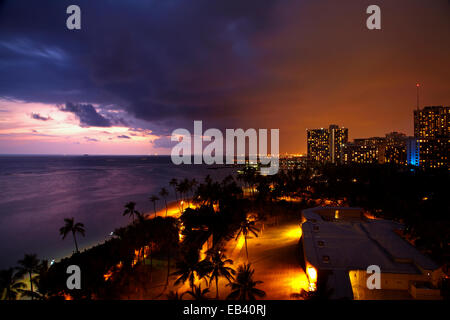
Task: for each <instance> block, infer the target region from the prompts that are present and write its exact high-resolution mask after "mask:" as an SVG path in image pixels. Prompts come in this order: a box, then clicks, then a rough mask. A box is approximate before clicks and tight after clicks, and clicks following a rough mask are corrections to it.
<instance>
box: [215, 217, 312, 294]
mask: <svg viewBox="0 0 450 320" xmlns="http://www.w3.org/2000/svg"><path fill="white" fill-rule="evenodd" d="M300 236H301V229H300V226H299V224H298V222H289V223H280V225H278V226H272V227H267V226H266V227H265V230H263V231H262V232H261V233H260V235H259V237H258V238H252V239H249V240H248V254H249V262H251V264H252V267H253V268H254V269H255V274H254V280H261V281H264V283H262V284H260V285H258V287H257V288H259V289H261V290H264V291H265V292H266V295H267V296H266V299H273V300H288V299H292V298H291V294H292V293H299V292H300V290H301V289H305V290H306V289H307V288H308V282H307V278H306V274H305V272H304V271H303V269H302V268H301V267H300V264H299V261H298V253H297V252H296V251H297V243H298V241H299V239H300ZM226 254H227V256H229V257H230V258H231V259H232V260H233V261H234V268H235V269H237V266H238V265H239V264H241V263H244V262H246V261H247V259H246V254H245V246H244V244H243V240H242V239H239V240H238V241H235V240H234V239H233V240H230V241H229V242H228V244H227V246H226ZM211 289H212V290H211V291H213V292H215V291H214V289H213V288H211ZM222 292H226V293H228V292H229V289H228V288H227V289H225V290H223V291H222ZM221 298H225V295H222V294H221Z"/></svg>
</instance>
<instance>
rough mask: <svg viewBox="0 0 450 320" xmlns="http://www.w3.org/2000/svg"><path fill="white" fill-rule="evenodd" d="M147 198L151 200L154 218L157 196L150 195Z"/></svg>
mask: <svg viewBox="0 0 450 320" xmlns="http://www.w3.org/2000/svg"><path fill="white" fill-rule="evenodd" d="M149 200H150V201H151V202H153V210H154V211H155V218H156V201H158V200H159V198H158V197H157V196H151V197H150V198H149Z"/></svg>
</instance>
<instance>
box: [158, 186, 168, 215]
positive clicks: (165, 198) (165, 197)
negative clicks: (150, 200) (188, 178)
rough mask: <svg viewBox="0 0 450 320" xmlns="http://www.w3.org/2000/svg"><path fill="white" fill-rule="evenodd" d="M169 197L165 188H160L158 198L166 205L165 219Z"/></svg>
mask: <svg viewBox="0 0 450 320" xmlns="http://www.w3.org/2000/svg"><path fill="white" fill-rule="evenodd" d="M168 195H169V192H168V191H167V189H166V188H161V191H159V196H160V197H161V198H163V199H164V204H165V205H166V218H167V196H168Z"/></svg>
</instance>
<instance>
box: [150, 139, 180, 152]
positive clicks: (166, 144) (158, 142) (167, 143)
mask: <svg viewBox="0 0 450 320" xmlns="http://www.w3.org/2000/svg"><path fill="white" fill-rule="evenodd" d="M151 143H152V144H153V146H154V147H155V148H162V149H170V148H172V147H173V146H174V145H176V143H177V142H176V141H172V140H171V137H170V136H162V137H161V138H158V139H155V140H153V141H151Z"/></svg>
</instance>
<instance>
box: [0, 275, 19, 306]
mask: <svg viewBox="0 0 450 320" xmlns="http://www.w3.org/2000/svg"><path fill="white" fill-rule="evenodd" d="M23 289H25V283H23V282H22V281H21V277H20V276H19V275H18V274H17V273H15V272H14V268H9V269H6V270H1V271H0V298H1V297H2V295H3V292H5V299H7V300H16V298H17V295H18V294H19V292H21V290H23Z"/></svg>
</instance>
